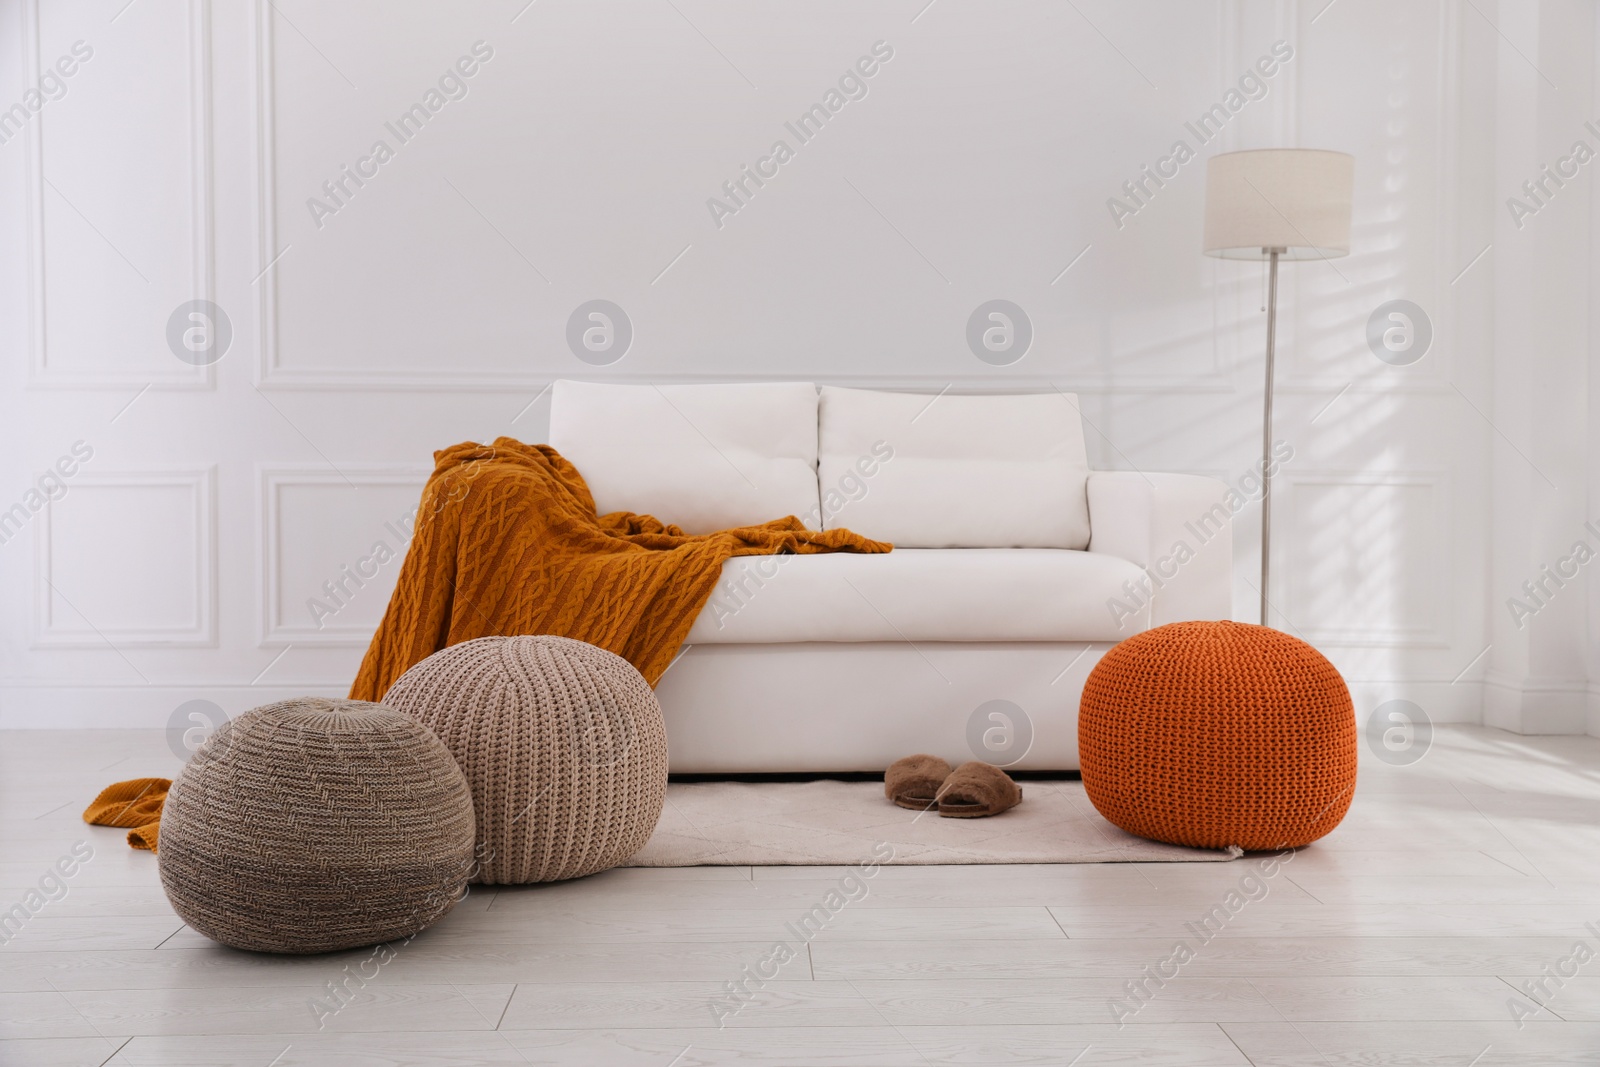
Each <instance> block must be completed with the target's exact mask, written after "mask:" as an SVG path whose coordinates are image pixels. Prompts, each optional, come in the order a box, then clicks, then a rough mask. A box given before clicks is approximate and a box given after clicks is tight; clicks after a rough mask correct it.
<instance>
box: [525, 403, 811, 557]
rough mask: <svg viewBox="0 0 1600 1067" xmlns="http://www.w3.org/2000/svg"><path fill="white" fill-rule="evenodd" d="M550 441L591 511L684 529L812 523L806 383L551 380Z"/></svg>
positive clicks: (704, 530)
mask: <svg viewBox="0 0 1600 1067" xmlns="http://www.w3.org/2000/svg"><path fill="white" fill-rule="evenodd" d="M550 444H551V445H553V446H554V447H555V449H556V451H558V452H560V453H561V454H562V455H563V456H565V457H566V458H567V459H568V460H570V461H571V462H572V464H573V466H575V467H577V468H578V473H579V474H582V475H583V479H584V481H585V482H587V483H588V485H589V491H590V492H591V493H593V494H594V502H595V507H596V509H597V510H598V511H599V512H600V514H602V515H605V514H607V513H608V512H613V511H633V512H638V513H640V514H643V515H654V516H655V517H656V518H658V519H660V520H661V521H662V522H669V523H673V524H675V525H677V526H681V527H683V530H684V532H685V533H691V534H704V533H714V532H715V531H717V530H727V529H731V528H733V527H736V526H754V525H756V524H757V523H763V522H770V521H771V520H773V519H781V518H783V517H785V516H786V515H794V516H796V517H798V518H799V519H800V520H801V521H802V522H804V523H805V524H806V526H807V527H809V528H810V529H813V530H820V529H822V520H821V510H820V507H819V505H818V502H817V390H816V387H815V386H813V385H811V384H810V383H809V382H770V383H757V384H753V385H661V386H656V385H611V384H601V383H595V382H574V381H558V382H556V383H555V387H554V390H553V392H552V395H551V400H550Z"/></svg>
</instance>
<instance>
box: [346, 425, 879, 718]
mask: <svg viewBox="0 0 1600 1067" xmlns="http://www.w3.org/2000/svg"><path fill="white" fill-rule="evenodd" d="M434 460H435V464H436V465H435V468H434V472H433V476H432V477H431V478H429V480H428V484H427V487H426V488H425V489H424V490H423V493H422V505H421V507H420V509H419V510H418V512H417V520H416V534H415V536H414V537H413V539H412V542H411V547H410V549H409V550H408V551H407V553H406V560H405V564H404V565H403V566H402V567H401V569H400V578H399V581H398V583H397V584H396V586H395V590H394V594H393V596H392V597H391V598H390V600H389V608H388V610H387V611H386V612H385V613H384V616H383V622H382V623H381V624H380V625H379V627H378V631H377V633H376V634H375V635H373V638H372V644H371V646H370V647H369V648H368V649H367V655H366V659H364V660H363V661H362V664H361V671H360V673H359V674H358V675H357V676H356V680H355V684H354V685H353V686H352V687H351V689H350V696H351V698H353V699H356V700H378V699H380V698H381V697H382V696H383V694H384V693H386V692H387V691H388V689H389V687H390V686H391V685H393V684H394V681H395V679H397V678H399V677H400V675H402V674H404V673H405V672H406V670H407V669H409V668H410V667H411V666H412V665H413V664H416V663H419V662H421V661H422V660H423V659H426V658H427V657H428V656H429V655H431V654H433V653H434V652H437V651H438V650H439V649H441V648H447V647H449V646H450V645H455V644H460V643H461V642H462V641H470V640H472V639H473V638H475V637H491V636H498V635H505V634H555V635H558V636H561V637H571V638H574V639H576V640H579V641H586V642H588V643H589V644H591V645H596V646H598V647H600V648H604V649H607V650H608V651H611V652H615V653H617V654H618V655H620V656H622V657H623V658H624V659H626V660H627V661H628V662H629V663H632V664H633V665H634V666H635V667H637V668H638V669H639V671H640V673H642V674H643V675H644V676H645V679H646V680H647V681H648V682H649V683H650V684H651V685H654V684H655V683H656V680H657V679H659V678H660V677H661V675H662V674H663V673H664V672H665V671H666V669H667V667H668V666H670V665H671V663H672V659H673V657H674V656H675V655H676V654H677V652H678V648H679V646H681V645H682V644H683V639H684V637H686V636H687V635H688V633H689V628H690V627H691V626H693V625H694V620H695V617H696V616H697V615H699V613H700V609H701V607H702V606H704V604H705V602H706V601H707V600H708V599H709V598H710V596H711V594H712V592H713V591H714V590H715V588H716V584H717V580H718V578H719V576H720V575H721V572H722V564H723V563H724V562H725V561H726V560H727V559H728V558H729V557H730V556H749V555H772V554H776V553H779V552H798V553H811V552H834V551H847V552H887V551H889V549H890V547H891V546H889V545H887V544H885V543H883V542H881V541H869V540H867V539H866V538H864V537H861V536H859V535H857V534H853V533H851V532H850V531H849V530H829V531H827V532H825V533H816V532H813V531H810V530H807V529H806V528H805V526H804V525H803V524H802V523H801V522H800V520H799V519H796V518H794V517H793V516H790V517H788V518H782V519H776V520H775V521H773V522H768V523H764V524H762V525H760V526H747V527H743V528H741V529H737V530H724V531H722V532H720V533H713V534H705V535H701V536H695V537H690V536H686V535H684V533H683V531H682V530H680V529H679V528H678V527H676V526H668V525H665V524H663V523H661V522H658V521H657V520H655V519H653V518H651V517H650V516H648V515H634V514H631V513H628V512H615V513H612V514H609V515H603V516H601V515H596V514H595V506H594V497H593V496H591V495H590V493H589V487H588V486H587V485H585V484H584V481H583V478H582V477H581V476H580V475H579V474H578V471H577V469H576V468H575V467H573V465H572V464H570V463H568V462H567V461H566V460H565V459H563V458H562V457H561V455H560V454H559V453H557V452H556V450H555V449H553V448H551V447H550V446H548V445H525V444H522V443H521V442H519V441H514V440H512V439H511V438H509V437H501V438H499V439H497V440H496V441H495V442H494V444H493V445H478V444H472V443H470V442H469V443H467V444H460V445H455V446H454V447H452V448H447V449H445V450H443V451H442V452H436V453H434Z"/></svg>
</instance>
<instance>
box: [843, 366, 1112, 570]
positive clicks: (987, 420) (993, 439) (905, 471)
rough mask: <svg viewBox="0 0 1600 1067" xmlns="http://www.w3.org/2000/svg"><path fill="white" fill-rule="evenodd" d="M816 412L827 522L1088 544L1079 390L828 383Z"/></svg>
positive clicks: (919, 534)
mask: <svg viewBox="0 0 1600 1067" xmlns="http://www.w3.org/2000/svg"><path fill="white" fill-rule="evenodd" d="M817 418H818V453H819V458H820V467H819V471H818V473H819V476H820V478H821V485H822V492H823V498H824V499H823V516H824V519H825V521H826V523H827V528H828V529H834V528H835V527H840V526H843V527H848V528H849V529H851V530H854V531H855V532H856V533H859V534H861V535H863V536H865V537H871V538H874V539H875V540H879V541H892V542H893V543H894V544H895V545H896V546H897V547H900V548H1087V547H1088V546H1089V501H1088V493H1087V490H1086V488H1085V486H1086V483H1087V481H1088V478H1089V462H1088V458H1087V455H1086V453H1085V451H1084V446H1083V425H1082V419H1081V417H1080V416H1079V414H1078V399H1077V397H1076V396H1074V395H1072V394H1070V393H1059V392H1051V393H1032V394H1023V395H1017V396H959V395H956V394H952V393H943V394H939V395H936V396H935V395H928V394H918V393H885V392H876V391H873V390H868V389H840V388H836V387H834V386H824V387H823V389H822V398H821V401H820V403H819V406H818V415H817ZM835 501H836V502H837V503H836V506H834V502H835Z"/></svg>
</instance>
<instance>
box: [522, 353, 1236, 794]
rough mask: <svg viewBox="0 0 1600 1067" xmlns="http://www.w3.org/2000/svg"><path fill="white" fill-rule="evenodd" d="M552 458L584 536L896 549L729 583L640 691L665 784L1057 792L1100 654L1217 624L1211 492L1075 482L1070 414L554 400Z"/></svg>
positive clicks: (1152, 481)
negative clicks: (600, 533) (635, 522)
mask: <svg viewBox="0 0 1600 1067" xmlns="http://www.w3.org/2000/svg"><path fill="white" fill-rule="evenodd" d="M550 443H551V444H552V445H553V446H554V447H555V448H556V449H558V450H559V451H560V452H561V453H562V454H563V455H564V456H566V457H567V458H568V459H570V460H571V461H572V462H573V463H574V464H575V465H576V466H577V468H578V470H579V471H580V472H581V473H582V474H583V476H584V478H585V479H586V480H587V481H588V483H589V487H590V489H591V490H592V491H593V493H594V497H595V502H596V505H597V506H598V508H599V510H600V511H601V512H602V513H605V512H609V511H635V512H642V513H647V514H651V515H655V516H656V517H657V518H659V519H661V520H662V521H664V522H671V523H676V524H678V525H679V526H682V527H683V528H684V529H685V531H686V532H689V533H704V532H709V531H712V530H717V529H723V528H727V527H732V526H744V525H751V524H754V523H758V522H764V521H766V520H769V519H774V518H780V517H782V516H785V515H795V516H797V517H799V518H800V519H801V520H802V521H804V522H805V523H806V525H807V526H809V527H811V528H813V529H832V528H835V527H840V526H843V527H848V528H849V529H852V530H855V531H856V532H858V533H861V534H864V535H866V536H868V537H873V538H877V539H879V540H885V541H892V542H894V544H895V549H894V551H893V552H890V553H888V554H881V555H856V554H846V553H840V554H831V555H807V556H747V557H740V558H736V559H732V560H730V561H728V563H727V564H726V565H725V566H724V567H723V571H722V576H723V580H722V583H721V586H720V588H719V590H718V592H717V594H716V595H715V596H713V598H712V599H711V601H710V602H709V603H708V604H707V605H706V607H705V608H704V609H703V610H702V611H701V613H700V616H699V618H698V619H697V620H696V621H695V625H694V629H693V630H692V631H691V632H690V634H689V638H688V641H687V642H686V644H685V648H684V651H683V652H682V654H681V655H680V656H679V658H678V659H677V660H676V661H675V662H674V664H673V665H672V667H671V668H669V669H668V671H667V673H666V674H665V675H664V676H663V677H662V679H661V681H660V683H659V684H658V686H657V690H656V692H657V696H658V697H659V698H660V701H661V706H662V710H663V712H664V714H665V716H666V722H667V738H668V751H669V758H670V764H671V769H672V771H674V772H677V773H708V772H727V773H753V772H780V771H881V770H883V768H884V767H885V766H887V765H888V764H889V763H890V762H892V761H893V760H895V759H898V758H899V757H901V756H905V755H909V754H910V753H913V752H933V753H937V754H939V755H942V756H944V757H945V758H947V759H949V760H951V761H952V762H957V761H959V760H964V759H971V758H984V759H987V760H989V761H990V762H993V763H998V764H1001V765H1004V766H1011V767H1016V768H1018V769H1026V770H1035V769H1037V770H1046V769H1049V770H1071V769H1076V768H1077V766H1078V727H1077V719H1078V699H1079V696H1080V694H1081V693H1082V690H1083V683H1084V679H1085V678H1086V677H1087V676H1088V674H1089V671H1090V669H1091V668H1093V666H1094V665H1095V663H1096V662H1097V661H1098V660H1099V659H1100V657H1101V656H1102V655H1104V654H1105V652H1106V650H1107V649H1109V648H1110V647H1111V646H1112V645H1114V644H1115V643H1116V642H1118V641H1120V640H1122V639H1123V638H1126V637H1129V636H1131V635H1132V634H1134V633H1137V632H1139V631H1140V630H1143V629H1146V628H1147V627H1150V626H1155V625H1160V624H1162V623H1167V622H1175V621H1179V620H1184V619H1223V618H1227V617H1229V614H1230V607H1231V595H1232V581H1231V573H1230V571H1231V566H1232V549H1231V544H1230V531H1229V523H1228V518H1229V510H1228V507H1227V505H1226V504H1224V503H1223V500H1224V495H1225V493H1226V490H1227V487H1226V486H1225V485H1224V484H1223V483H1221V482H1219V481H1215V480H1213V479H1209V478H1201V477H1195V476H1192V475H1181V474H1148V473H1139V472H1132V471H1090V470H1089V468H1088V464H1087V460H1086V454H1085V450H1084V440H1083V431H1082V425H1081V419H1080V417H1079V413H1078V408H1077V398H1076V397H1075V396H1073V395H1071V394H1063V393H1059V392H1052V393H1043V394H1028V395H1020V396H987V395H986V396H961V395H952V394H949V393H943V394H938V395H933V394H911V393H887V392H874V391H868V390H857V389H838V388H833V387H828V386H824V387H823V388H822V389H821V390H820V391H819V390H818V389H817V388H816V387H815V386H813V385H811V384H809V383H772V384H751V385H664V386H653V385H609V384H596V383H588V382H573V381H561V382H557V383H556V385H555V386H554V389H553V399H552V407H551V416H550Z"/></svg>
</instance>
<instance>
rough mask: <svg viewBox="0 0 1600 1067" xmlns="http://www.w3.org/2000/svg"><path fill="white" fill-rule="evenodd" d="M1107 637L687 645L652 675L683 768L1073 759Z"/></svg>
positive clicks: (675, 759)
mask: <svg viewBox="0 0 1600 1067" xmlns="http://www.w3.org/2000/svg"><path fill="white" fill-rule="evenodd" d="M1111 647H1112V646H1111V644H1109V643H1106V644H1099V643H1096V644H1084V643H1072V644H1068V643H1060V644H1056V643H1028V644H1005V643H972V644H966V643H962V644H955V643H921V642H919V643H917V644H916V645H912V644H911V643H909V642H903V641H899V642H889V643H860V644H844V643H838V644H824V643H807V644H771V645H694V646H690V647H688V648H687V649H686V651H685V652H684V653H683V654H682V655H681V656H680V657H679V659H678V660H677V662H676V663H674V664H673V666H672V667H671V668H670V669H669V670H668V671H667V673H666V674H665V675H664V676H663V677H662V678H661V680H660V682H659V683H658V684H657V686H656V696H657V697H658V698H659V699H660V701H661V709H662V713H663V714H664V715H665V717H666V723H667V759H668V766H669V769H670V770H671V771H672V772H674V773H678V774H757V773H773V772H823V773H825V772H841V771H874V772H881V771H882V770H883V769H884V768H885V767H887V766H888V765H889V764H890V763H892V762H894V761H895V760H897V759H899V758H900V757H901V756H909V755H911V754H912V753H914V752H931V753H933V754H935V755H938V756H942V757H944V758H945V759H947V760H949V761H950V762H951V764H952V765H953V764H957V763H960V762H962V761H964V760H969V759H983V760H986V761H988V762H990V763H996V764H1000V765H1002V766H1007V767H1013V768H1015V769H1018V770H1077V769H1078V698H1079V697H1080V696H1081V695H1082V693H1083V684H1084V681H1085V679H1086V678H1088V676H1089V671H1090V670H1092V669H1093V668H1094V665H1095V664H1096V663H1098V662H1099V660H1100V657H1101V656H1103V655H1105V653H1106V652H1107V651H1109V650H1110V648H1111Z"/></svg>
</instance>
